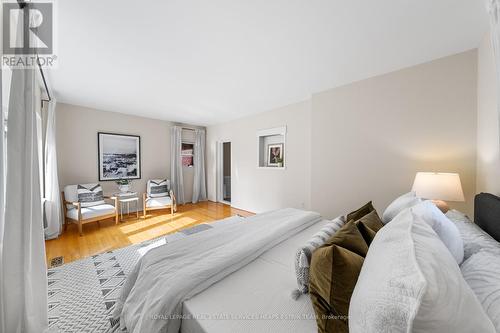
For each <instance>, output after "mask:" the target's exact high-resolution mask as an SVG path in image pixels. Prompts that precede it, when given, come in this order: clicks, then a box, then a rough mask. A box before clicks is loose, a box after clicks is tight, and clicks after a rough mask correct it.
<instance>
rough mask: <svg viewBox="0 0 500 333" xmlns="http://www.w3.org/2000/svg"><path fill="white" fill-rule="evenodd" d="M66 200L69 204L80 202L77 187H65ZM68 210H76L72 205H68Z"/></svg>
mask: <svg viewBox="0 0 500 333" xmlns="http://www.w3.org/2000/svg"><path fill="white" fill-rule="evenodd" d="M64 200H66V201H69V202H77V201H78V190H77V185H67V186H64ZM66 206H67V207H68V209H71V208H74V206H72V205H66Z"/></svg>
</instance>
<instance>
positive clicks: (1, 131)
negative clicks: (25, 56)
mask: <svg viewBox="0 0 500 333" xmlns="http://www.w3.org/2000/svg"><path fill="white" fill-rule="evenodd" d="M4 72H5V71H3V70H2V69H1V68H0V73H2V80H0V107H1V109H0V159H1V160H0V272H1V271H3V270H4V267H5V265H4V264H3V260H2V258H3V251H2V249H3V238H4V237H3V234H4V225H5V223H4V221H5V220H4V217H5V215H4V208H5V173H4V170H5V160H6V159H5V147H4V145H5V140H4V137H5V134H6V133H5V118H4V117H5V110H4V107H3V90H2V88H3V78H4V75H5V74H4ZM2 285H3V276H2V274H0V286H2ZM0 291H1V289H0ZM0 323H5V302H4V298H3V296H2V295H1V294H0ZM0 330H1V331H2V332H5V325H4V324H0Z"/></svg>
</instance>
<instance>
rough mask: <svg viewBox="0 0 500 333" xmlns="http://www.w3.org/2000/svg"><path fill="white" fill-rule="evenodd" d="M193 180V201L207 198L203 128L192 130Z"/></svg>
mask: <svg viewBox="0 0 500 333" xmlns="http://www.w3.org/2000/svg"><path fill="white" fill-rule="evenodd" d="M194 135H195V139H194V161H193V162H194V182H193V203H197V202H198V201H206V200H207V186H206V182H205V130H202V129H195V130H194Z"/></svg>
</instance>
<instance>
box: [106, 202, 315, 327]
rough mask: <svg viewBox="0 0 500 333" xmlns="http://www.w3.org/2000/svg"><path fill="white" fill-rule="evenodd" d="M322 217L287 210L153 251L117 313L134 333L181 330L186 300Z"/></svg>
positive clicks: (122, 324)
mask: <svg viewBox="0 0 500 333" xmlns="http://www.w3.org/2000/svg"><path fill="white" fill-rule="evenodd" d="M318 221H320V216H319V214H317V213H313V212H305V211H300V210H296V209H283V210H279V211H274V212H269V213H264V214H259V215H256V216H253V217H251V218H247V219H245V221H243V222H241V223H238V224H237V225H227V226H225V227H222V228H216V229H211V230H207V231H205V232H203V233H198V234H195V235H192V236H190V237H187V238H184V239H181V240H179V241H177V242H174V243H171V244H166V245H164V246H161V247H158V248H155V249H153V250H151V251H150V252H148V253H147V254H146V255H145V256H144V257H142V259H141V261H140V262H139V263H138V264H137V266H136V267H135V268H134V270H133V271H132V272H131V273H130V275H129V277H128V278H127V281H126V283H125V285H124V286H123V289H122V296H121V297H120V300H119V301H118V302H117V305H116V309H115V313H114V315H115V316H116V317H119V318H120V328H121V329H127V331H128V332H130V333H132V332H134V333H135V332H150V333H154V332H178V330H179V327H180V324H181V320H180V317H179V316H180V315H181V312H182V304H183V302H184V301H186V300H188V299H190V298H191V297H193V296H194V295H196V294H198V293H200V292H202V291H203V290H205V289H207V288H208V287H209V286H211V285H212V284H214V283H216V282H217V281H219V280H221V279H223V278H225V277H226V276H227V275H229V274H231V273H233V272H236V271H238V270H239V269H241V268H243V267H244V266H246V265H247V264H249V263H250V262H252V261H253V260H255V259H256V258H258V257H259V256H261V255H262V254H263V253H264V252H265V251H267V250H269V249H272V248H273V247H275V246H276V245H278V244H279V243H281V242H282V241H284V240H287V239H289V238H290V237H292V236H293V235H295V234H297V233H298V232H300V231H302V230H304V229H306V228H308V227H309V226H311V225H313V224H315V223H317V222H318ZM278 251H279V249H278ZM289 253H290V254H293V253H294V251H290V252H289ZM262 258H263V260H265V256H262ZM267 260H271V261H272V260H274V258H269V259H267ZM292 265H293V260H290V264H289V265H288V266H289V267H292ZM285 266H286V265H285ZM291 277H292V278H293V277H294V275H293V274H292V275H291ZM257 282H258V281H256V283H257Z"/></svg>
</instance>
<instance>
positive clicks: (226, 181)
mask: <svg viewBox="0 0 500 333" xmlns="http://www.w3.org/2000/svg"><path fill="white" fill-rule="evenodd" d="M222 169H223V170H222V175H223V184H222V199H223V201H225V202H227V203H231V142H224V143H223V144H222Z"/></svg>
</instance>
